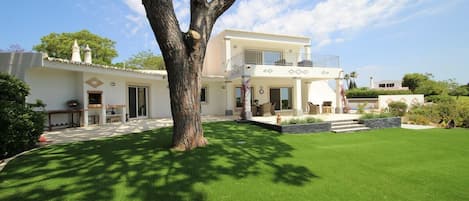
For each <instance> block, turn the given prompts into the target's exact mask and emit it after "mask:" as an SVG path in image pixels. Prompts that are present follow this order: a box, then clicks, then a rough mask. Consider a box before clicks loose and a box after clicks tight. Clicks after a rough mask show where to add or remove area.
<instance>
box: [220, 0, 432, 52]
mask: <svg viewBox="0 0 469 201" xmlns="http://www.w3.org/2000/svg"><path fill="white" fill-rule="evenodd" d="M429 1H430V0H392V1H391V0H353V1H350V0H327V1H321V2H319V3H317V4H316V5H311V4H312V3H311V1H300V0H293V1H292V0H241V1H240V2H239V3H238V4H236V5H234V8H231V9H232V10H233V11H232V12H229V13H226V14H225V15H223V16H222V17H221V18H220V20H219V21H218V23H217V27H216V30H217V31H219V30H223V29H225V28H234V29H243V30H252V31H260V32H270V33H282V34H295V35H305V36H309V37H312V39H313V45H314V46H315V47H316V48H320V47H322V46H326V45H329V44H332V43H341V42H344V41H345V38H348V37H347V35H349V34H350V33H356V32H359V31H361V30H363V29H365V28H366V27H372V26H375V25H386V24H391V23H396V20H398V19H400V18H411V17H412V16H413V15H414V13H415V12H423V11H424V10H428V9H430V8H428V6H429V5H428V4H426V3H425V2H429ZM437 6H439V5H433V7H437ZM404 11H405V12H404ZM427 13H428V12H427Z"/></svg>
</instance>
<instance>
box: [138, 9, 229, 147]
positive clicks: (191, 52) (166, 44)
mask: <svg viewBox="0 0 469 201" xmlns="http://www.w3.org/2000/svg"><path fill="white" fill-rule="evenodd" d="M142 2H143V6H144V7H145V11H146V14H147V18H148V21H149V22H150V25H151V28H152V29H153V33H154V34H155V38H156V40H157V42H158V45H159V46H160V49H161V52H162V54H163V57H164V61H165V65H166V71H167V72H168V83H169V94H170V99H171V114H172V117H173V122H174V126H173V147H174V148H175V149H177V150H189V149H192V148H195V147H198V146H204V145H206V144H207V140H206V139H205V137H204V135H203V130H202V121H201V117H200V114H201V111H200V95H199V94H200V90H201V87H202V78H201V77H202V68H203V61H204V58H205V50H206V49H207V43H208V40H209V39H210V34H211V33H212V28H213V25H214V24H215V22H216V20H217V19H218V17H220V16H221V15H222V14H223V13H224V12H225V11H226V10H227V9H228V8H230V7H231V5H233V3H234V2H235V0H211V1H207V0H191V1H190V16H191V17H190V24H189V30H187V31H182V30H181V28H180V27H179V20H178V19H177V17H176V13H175V12H174V5H173V1H172V0H143V1H142Z"/></svg>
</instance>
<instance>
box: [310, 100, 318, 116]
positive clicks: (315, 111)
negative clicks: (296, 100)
mask: <svg viewBox="0 0 469 201" xmlns="http://www.w3.org/2000/svg"><path fill="white" fill-rule="evenodd" d="M308 105H309V114H319V107H320V106H319V105H315V104H313V103H312V102H308Z"/></svg>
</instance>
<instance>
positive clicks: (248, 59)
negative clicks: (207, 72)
mask: <svg viewBox="0 0 469 201" xmlns="http://www.w3.org/2000/svg"><path fill="white" fill-rule="evenodd" d="M249 64H250V65H273V66H295V67H332V68H340V62H339V56H333V55H307V54H301V53H286V54H284V53H281V52H275V51H250V50H247V51H245V52H244V53H243V54H239V55H236V56H233V57H231V58H230V59H229V60H228V62H227V65H232V66H239V65H249Z"/></svg>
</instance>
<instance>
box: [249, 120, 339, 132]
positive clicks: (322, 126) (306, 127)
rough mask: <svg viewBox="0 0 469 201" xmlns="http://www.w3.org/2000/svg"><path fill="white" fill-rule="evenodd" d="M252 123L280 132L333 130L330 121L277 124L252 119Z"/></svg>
mask: <svg viewBox="0 0 469 201" xmlns="http://www.w3.org/2000/svg"><path fill="white" fill-rule="evenodd" d="M250 123H252V124H254V125H257V126H260V127H262V128H266V129H269V130H274V131H278V132H280V133H318V132H327V131H330V130H331V123H330V122H320V123H310V124H291V125H275V124H268V123H263V122H258V121H250Z"/></svg>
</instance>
